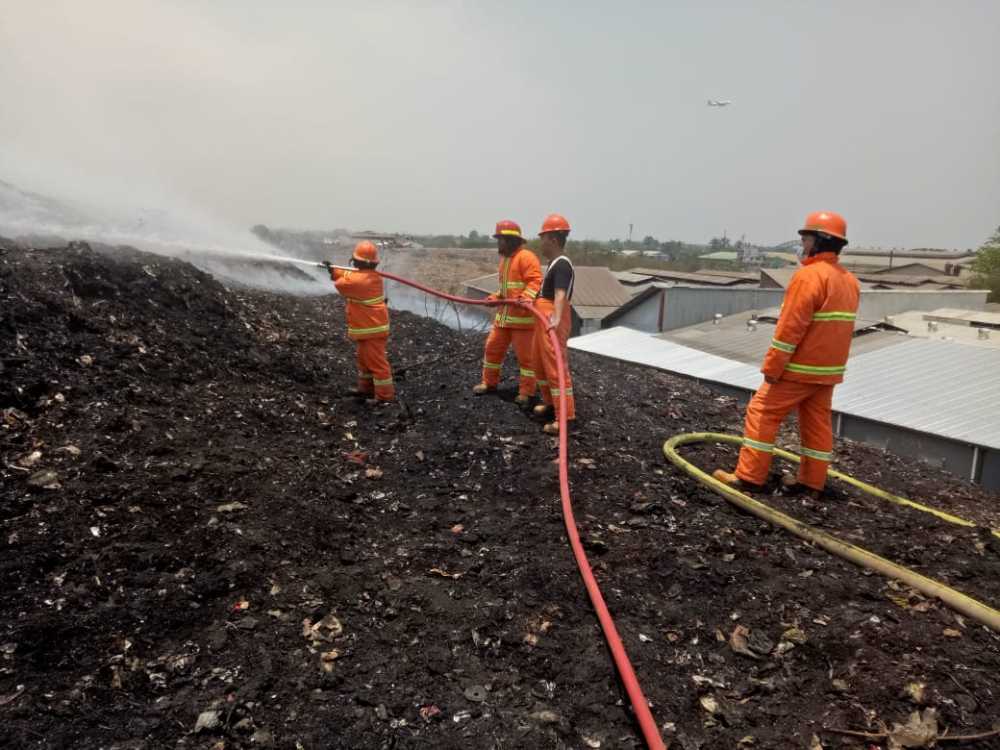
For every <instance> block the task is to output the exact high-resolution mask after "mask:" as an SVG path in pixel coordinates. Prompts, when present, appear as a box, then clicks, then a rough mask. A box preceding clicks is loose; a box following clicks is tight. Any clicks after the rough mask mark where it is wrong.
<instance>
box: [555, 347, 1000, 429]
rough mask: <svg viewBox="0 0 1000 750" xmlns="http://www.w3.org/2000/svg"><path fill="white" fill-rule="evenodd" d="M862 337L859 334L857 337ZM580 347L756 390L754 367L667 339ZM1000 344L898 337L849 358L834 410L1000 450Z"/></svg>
mask: <svg viewBox="0 0 1000 750" xmlns="http://www.w3.org/2000/svg"><path fill="white" fill-rule="evenodd" d="M858 341H860V339H858ZM569 346H570V347H571V348H572V349H577V350H579V351H586V352H592V353H594V354H601V355H604V356H607V357H612V358H615V359H620V360H624V361H626V362H635V363H637V364H643V365H648V366H650V367H656V368H657V369H660V370H665V371H668V372H675V373H678V374H681V375H686V376H689V377H694V378H698V379H701V380H707V381H712V382H716V383H723V384H725V385H730V386H736V387H740V388H745V389H748V390H756V388H757V387H758V386H759V385H760V382H761V374H760V372H759V369H758V367H757V366H755V365H750V364H745V363H743V362H737V361H735V360H732V359H728V358H726V357H720V356H717V355H715V354H709V353H706V352H703V351H699V350H697V349H693V348H691V347H688V346H682V345H680V344H677V343H674V342H672V341H666V340H664V339H662V338H659V337H656V336H651V335H649V334H645V333H640V332H638V331H633V330H631V329H628V328H620V327H617V328H609V329H605V330H603V331H598V332H596V333H592V334H589V335H586V336H578V337H576V338H573V339H570V342H569ZM998 372H1000V350H997V349H992V348H982V347H974V346H966V345H964V344H960V343H957V342H947V341H929V340H927V341H925V340H920V339H912V338H908V337H907V338H902V340H901V341H900V342H899V343H898V344H897V345H893V346H891V347H888V348H882V349H877V350H875V351H867V352H863V353H860V354H859V355H857V356H854V357H852V358H851V361H850V365H849V367H848V373H847V377H846V379H845V381H844V382H843V383H842V384H841V385H839V386H837V388H836V389H835V390H834V396H833V408H834V409H835V410H836V411H839V412H843V413H845V414H852V415H854V416H858V417H861V418H864V419H871V420H874V421H878V422H884V423H886V424H891V425H895V426H898V427H903V428H906V429H910V430H916V431H918V432H926V433H929V434H932V435H939V436H941V437H944V438H949V439H952V440H959V441H963V442H966V443H971V444H975V445H982V446H984V447H987V448H993V449H1000V377H997V373H998Z"/></svg>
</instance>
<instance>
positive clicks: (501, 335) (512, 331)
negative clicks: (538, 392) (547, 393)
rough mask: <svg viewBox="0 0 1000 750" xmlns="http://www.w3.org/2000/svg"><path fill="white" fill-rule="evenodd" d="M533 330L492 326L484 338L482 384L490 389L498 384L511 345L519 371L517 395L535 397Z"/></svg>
mask: <svg viewBox="0 0 1000 750" xmlns="http://www.w3.org/2000/svg"><path fill="white" fill-rule="evenodd" d="M534 333H535V332H534V330H533V329H531V328H528V329H524V328H501V327H500V326H493V328H492V329H491V330H490V335H489V336H487V337H486V351H485V353H484V354H483V383H485V384H486V385H488V386H489V387H490V388H496V387H497V385H498V384H499V383H500V370H501V369H502V368H503V360H504V357H506V356H507V350H508V349H509V348H510V346H511V344H513V345H514V354H516V355H517V366H518V368H519V371H520V380H519V385H518V389H517V392H518V395H520V396H528V397H531V396H534V395H535V370H534V368H533V366H532V361H533V357H532V354H533V352H532V342H533V339H534Z"/></svg>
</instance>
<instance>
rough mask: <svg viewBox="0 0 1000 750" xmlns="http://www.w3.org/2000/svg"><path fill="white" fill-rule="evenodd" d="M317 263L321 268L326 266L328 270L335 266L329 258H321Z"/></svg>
mask: <svg viewBox="0 0 1000 750" xmlns="http://www.w3.org/2000/svg"><path fill="white" fill-rule="evenodd" d="M316 265H318V266H320V267H321V268H325V269H326V270H327V271H329V270H330V269H331V268H333V263H331V262H330V261H328V260H321V261H320V262H319V263H317V264H316Z"/></svg>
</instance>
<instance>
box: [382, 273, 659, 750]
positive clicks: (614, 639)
mask: <svg viewBox="0 0 1000 750" xmlns="http://www.w3.org/2000/svg"><path fill="white" fill-rule="evenodd" d="M377 273H378V274H379V275H380V276H382V277H384V278H386V279H392V280H393V281H397V282H399V283H400V284H406V285H407V286H411V287H413V288H414V289H419V290H420V291H422V292H425V293H427V294H432V295H434V296H435V297H440V298H441V299H446V300H450V301H451V302H458V303H461V304H463V305H478V306H485V307H497V306H500V305H509V304H520V303H516V302H514V303H512V302H511V301H510V300H476V299H468V298H465V297H457V296H455V295H453V294H447V293H445V292H441V291H438V290H437V289H431V288H430V287H428V286H424V285H423V284H419V283H417V282H415V281H410V280H409V279H404V278H402V277H400V276H396V275H395V274H391V273H387V272H383V271H377ZM523 307H524V308H525V309H526V310H529V311H530V312H531V313H532V315H534V316H535V317H536V318H537V319H538V320H540V321H542V323H543V324H547V323H548V321H546V320H545V318H544V316H543V315H542V313H541V312H539V311H538V310H536V309H535V308H534V307H532V306H530V305H523ZM568 312H569V311H568V310H567V314H568ZM548 335H549V340H550V341H551V342H552V348H553V350H554V351H555V355H556V370H557V372H558V382H559V410H558V416H559V494H560V497H561V498H562V513H563V521H564V523H565V525H566V534H567V536H568V537H569V543H570V547H571V548H572V550H573V556H574V557H575V558H576V564H577V567H578V568H579V570H580V576H581V577H582V578H583V584H584V586H585V587H586V589H587V594H588V595H589V596H590V602H591V604H593V606H594V611H595V612H596V613H597V619H598V620H599V621H600V624H601V629H602V630H603V631H604V638H605V640H606V641H607V643H608V648H609V649H610V650H611V656H612V658H613V659H614V662H615V666H616V667H617V669H618V674H619V675H620V677H621V680H622V684H623V685H624V686H625V691H626V692H627V693H628V697H629V701H630V702H631V703H632V710H633V711H634V712H635V717H636V720H637V721H638V722H639V728H640V730H641V731H642V735H643V738H644V739H645V740H646V744H647V746H649V748H650V750H665V748H666V745H665V744H664V742H663V738H662V737H661V736H660V731H659V729H658V728H657V726H656V721H655V720H654V719H653V714H652V712H651V711H650V710H649V703H648V702H647V701H646V697H645V696H644V695H643V693H642V688H641V687H640V686H639V680H638V678H637V677H636V674H635V669H633V667H632V662H631V661H629V658H628V653H627V652H626V651H625V645H624V644H623V643H622V640H621V637H620V636H619V635H618V629H617V628H616V627H615V622H614V620H613V619H612V618H611V613H610V612H609V611H608V606H607V604H606V603H605V601H604V596H603V595H602V594H601V589H600V587H599V586H598V585H597V580H596V579H595V578H594V572H593V570H591V567H590V563H589V562H588V560H587V555H586V553H584V551H583V544H582V543H581V542H580V533H579V531H578V530H577V527H576V519H575V518H574V516H573V504H572V501H571V499H570V492H569V460H568V450H567V442H566V430H567V425H566V368H565V363H564V362H563V357H562V351H561V349H560V347H559V339H558V338H557V337H556V333H555V331H554V330H552V329H549V332H548Z"/></svg>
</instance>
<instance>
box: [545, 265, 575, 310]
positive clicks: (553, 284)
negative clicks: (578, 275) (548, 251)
mask: <svg viewBox="0 0 1000 750" xmlns="http://www.w3.org/2000/svg"><path fill="white" fill-rule="evenodd" d="M574 276H575V273H574V271H573V264H572V263H570V260H569V258H567V257H566V256H565V255H560V256H559V257H558V258H556V259H555V260H554V261H552V262H551V263H549V267H548V269H547V270H546V271H545V280H544V281H542V291H541V293H540V294H539V295H538V296H539V297H541V298H542V299H547V300H554V299H555V298H556V289H562V290H563V291H564V292H566V299H568V300H569V299H572V298H573V278H574Z"/></svg>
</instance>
